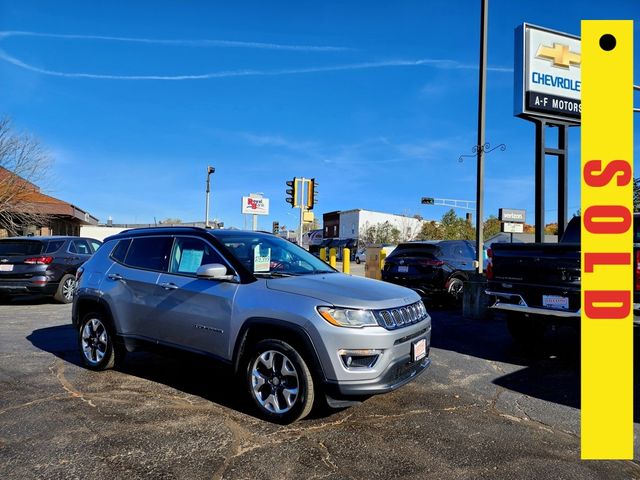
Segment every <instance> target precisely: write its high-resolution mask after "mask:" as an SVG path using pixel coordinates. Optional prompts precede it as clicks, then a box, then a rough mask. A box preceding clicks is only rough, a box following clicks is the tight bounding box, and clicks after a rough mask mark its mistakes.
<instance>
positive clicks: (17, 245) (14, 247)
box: [0, 240, 44, 257]
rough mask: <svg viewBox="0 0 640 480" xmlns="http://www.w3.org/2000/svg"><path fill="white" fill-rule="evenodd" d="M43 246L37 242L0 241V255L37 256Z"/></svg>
mask: <svg viewBox="0 0 640 480" xmlns="http://www.w3.org/2000/svg"><path fill="white" fill-rule="evenodd" d="M43 247H44V244H43V243H42V242H39V241H37V240H0V255H4V256H7V257H8V256H11V255H16V256H20V255H38V254H39V253H42V249H43Z"/></svg>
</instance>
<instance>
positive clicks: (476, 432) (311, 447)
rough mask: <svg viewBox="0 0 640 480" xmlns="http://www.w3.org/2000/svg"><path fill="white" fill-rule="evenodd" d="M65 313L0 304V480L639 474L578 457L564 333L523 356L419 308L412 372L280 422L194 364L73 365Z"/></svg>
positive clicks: (573, 337)
mask: <svg viewBox="0 0 640 480" xmlns="http://www.w3.org/2000/svg"><path fill="white" fill-rule="evenodd" d="M70 313H71V307H70V306H68V305H56V304H51V303H49V302H48V301H47V300H40V299H37V298H36V299H25V300H20V301H17V302H12V303H11V304H9V305H0V325H1V327H0V391H1V392H2V394H1V395H0V476H1V477H2V478H3V479H25V478H65V479H66V478H80V477H91V478H95V479H100V478H142V477H146V478H167V479H168V478H207V479H222V478H225V479H249V478H262V479H270V478H274V479H283V478H309V479H311V478H329V479H348V478H354V479H360V478H362V479H371V478H447V479H463V478H464V479H467V478H473V479H478V478H523V479H528V478H531V479H536V480H539V479H541V478H557V479H581V480H582V479H591V478H594V479H595V478H600V479H618V478H620V479H633V478H636V479H640V466H639V465H638V464H637V463H635V462H630V461H618V462H613V461H604V462H581V461H579V460H578V458H579V437H578V433H579V411H578V409H577V408H578V402H579V370H578V365H579V348H578V336H577V334H576V333H575V332H572V331H571V330H567V331H564V330H561V331H558V332H555V333H554V334H553V335H552V336H550V337H549V338H548V339H547V342H546V343H545V345H544V346H542V347H541V348H540V349H539V350H538V351H537V352H536V353H534V354H523V353H522V352H521V351H519V350H518V349H517V348H516V347H515V346H514V345H513V344H512V342H511V340H510V339H509V337H508V334H507V332H506V329H505V327H504V325H503V323H502V322H501V321H499V320H486V321H470V320H465V319H463V318H462V317H461V316H460V315H459V314H458V313H456V312H454V311H451V310H446V309H442V308H433V307H432V308H431V313H432V316H433V332H434V333H433V349H432V353H431V356H432V359H433V365H432V366H431V368H430V369H429V370H428V371H427V372H426V373H425V374H424V375H422V376H421V377H419V378H418V379H417V380H416V381H414V382H412V383H410V384H409V385H407V386H405V387H403V388H401V389H400V390H398V391H396V392H394V393H391V394H387V395H383V396H378V397H373V398H371V399H369V400H367V401H366V402H364V403H362V404H360V405H357V406H354V407H351V408H348V409H344V410H340V411H328V412H326V411H321V412H317V413H315V414H314V415H312V417H311V418H310V419H306V420H303V421H301V422H299V423H296V424H293V425H289V426H278V425H274V424H269V423H266V422H264V421H261V420H259V419H257V418H255V417H254V416H252V415H251V413H250V411H249V410H248V409H247V408H246V406H245V404H244V402H243V401H242V399H241V398H240V396H239V395H238V393H237V391H236V390H235V389H234V387H233V386H232V378H230V376H229V374H228V373H226V372H225V371H224V370H221V369H220V368H218V367H216V366H215V365H213V364H210V363H208V362H207V361H205V360H201V359H195V358H191V357H181V356H180V357H176V356H160V355H156V354H151V353H134V354H130V355H129V356H128V357H127V361H126V362H125V364H124V365H123V366H122V367H121V368H120V369H118V370H114V371H108V372H99V373H96V372H92V371H89V370H85V369H84V368H82V367H81V366H80V357H79V354H78V352H77V350H76V344H75V341H76V340H75V333H74V331H73V330H72V328H71V326H70V324H69V321H70V320H69V319H70ZM636 420H637V419H636ZM637 432H638V424H636V433H637ZM636 458H638V456H637V454H636Z"/></svg>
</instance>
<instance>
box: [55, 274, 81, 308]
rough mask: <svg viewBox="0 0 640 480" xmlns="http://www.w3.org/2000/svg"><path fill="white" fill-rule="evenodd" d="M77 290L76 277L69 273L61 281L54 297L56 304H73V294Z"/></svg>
mask: <svg viewBox="0 0 640 480" xmlns="http://www.w3.org/2000/svg"><path fill="white" fill-rule="evenodd" d="M75 288H76V276H75V275H71V274H69V273H67V274H66V275H63V276H62V278H61V279H60V284H59V285H58V290H56V293H55V294H54V295H53V298H54V299H55V300H56V302H59V303H71V302H73V292H74V290H75Z"/></svg>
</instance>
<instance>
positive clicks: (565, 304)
mask: <svg viewBox="0 0 640 480" xmlns="http://www.w3.org/2000/svg"><path fill="white" fill-rule="evenodd" d="M542 306H543V307H546V308H555V309H556V310H569V299H568V298H567V297H560V296H558V295H543V296H542Z"/></svg>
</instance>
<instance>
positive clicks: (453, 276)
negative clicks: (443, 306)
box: [382, 240, 476, 301]
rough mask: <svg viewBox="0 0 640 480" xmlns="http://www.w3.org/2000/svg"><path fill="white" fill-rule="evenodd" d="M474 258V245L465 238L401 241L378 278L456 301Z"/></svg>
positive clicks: (424, 293) (424, 294)
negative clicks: (447, 296)
mask: <svg viewBox="0 0 640 480" xmlns="http://www.w3.org/2000/svg"><path fill="white" fill-rule="evenodd" d="M475 257H476V255H475V247H474V245H473V244H472V243H471V242H469V241H466V240H442V241H433V242H410V243H402V244H400V245H398V247H397V248H396V249H395V250H394V251H393V252H392V253H391V254H390V255H389V256H388V257H387V259H386V261H385V264H384V268H383V270H382V280H385V281H387V282H391V283H395V284H398V285H403V286H405V287H409V288H412V289H413V290H415V291H416V292H418V293H420V294H421V295H423V296H426V295H432V294H447V295H449V297H450V298H451V299H452V300H454V301H459V300H461V299H462V292H463V288H464V282H465V281H466V280H467V279H468V277H469V274H470V273H471V272H473V271H474V268H473V262H474V260H475Z"/></svg>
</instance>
